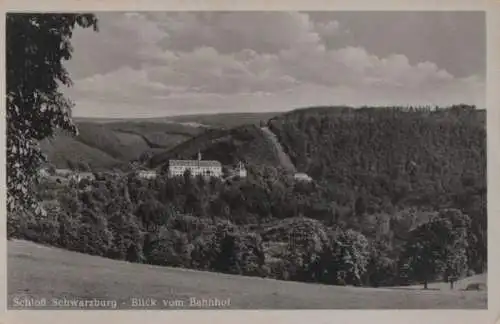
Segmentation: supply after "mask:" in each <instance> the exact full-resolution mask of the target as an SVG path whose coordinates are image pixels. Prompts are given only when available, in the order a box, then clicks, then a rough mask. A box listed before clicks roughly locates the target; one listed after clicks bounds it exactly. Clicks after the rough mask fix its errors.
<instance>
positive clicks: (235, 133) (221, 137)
mask: <svg viewBox="0 0 500 324" xmlns="http://www.w3.org/2000/svg"><path fill="white" fill-rule="evenodd" d="M198 152H200V153H202V156H203V159H205V160H212V159H213V160H218V161H220V162H221V163H222V164H223V165H233V164H235V163H237V162H238V161H244V162H245V163H246V164H249V165H268V166H274V167H280V161H279V158H278V156H277V155H276V152H275V151H274V148H273V145H272V143H270V141H269V139H268V138H267V137H266V136H264V134H263V133H262V131H261V130H260V128H259V127H257V126H255V125H243V126H238V127H235V128H232V129H214V130H208V131H205V132H204V133H202V134H200V135H198V136H196V137H193V138H192V139H190V140H187V141H185V142H183V143H182V144H180V145H178V146H176V147H174V148H173V149H171V150H168V151H165V152H162V153H158V154H156V155H154V156H152V157H151V160H150V166H151V167H158V166H162V165H164V164H165V163H166V162H167V161H168V160H169V159H193V158H196V156H197V154H198Z"/></svg>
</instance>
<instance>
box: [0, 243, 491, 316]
mask: <svg viewBox="0 0 500 324" xmlns="http://www.w3.org/2000/svg"><path fill="white" fill-rule="evenodd" d="M8 294H9V308H10V309H15V307H14V306H13V299H14V297H16V296H28V297H32V298H54V297H58V298H63V297H66V298H88V299H91V298H107V299H115V300H117V301H118V307H122V308H127V305H130V298H132V297H144V298H155V299H157V300H158V303H159V304H160V305H158V307H162V306H161V303H162V300H170V301H172V300H174V299H176V300H182V301H185V304H184V305H181V304H179V303H176V305H177V306H175V307H173V308H189V298H190V297H196V298H218V299H219V300H227V299H230V305H229V308H234V309H297V308H306V309H430V308H434V309H485V308H486V307H487V306H486V305H487V303H486V300H487V292H485V291H480V292H477V291H467V292H465V291H460V290H455V291H450V290H429V291H422V290H419V289H389V288H354V287H333V286H325V285H319V284H305V283H295V282H284V281H278V280H271V279H261V278H250V277H243V276H232V275H225V274H218V273H209V272H200V271H193V270H184V269H175V268H166V267H157V266H149V265H141V264H132V263H127V262H119V261H114V260H109V259H105V258H100V257H94V256H89V255H84V254H79V253H74V252H69V251H64V250H60V249H56V248H51V247H45V246H41V245H38V244H34V243H31V242H26V241H19V240H13V241H9V242H8Z"/></svg>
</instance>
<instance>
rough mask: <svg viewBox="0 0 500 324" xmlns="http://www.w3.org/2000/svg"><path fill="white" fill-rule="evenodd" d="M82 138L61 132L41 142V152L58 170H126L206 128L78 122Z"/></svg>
mask: <svg viewBox="0 0 500 324" xmlns="http://www.w3.org/2000/svg"><path fill="white" fill-rule="evenodd" d="M77 125H78V130H79V135H78V136H76V137H70V136H68V135H66V134H64V133H58V134H57V135H56V136H55V137H54V138H53V139H46V140H44V141H42V143H41V147H42V151H43V152H44V153H45V154H46V155H47V157H48V160H49V162H50V163H52V164H54V165H55V166H56V167H59V168H67V167H70V168H78V166H79V165H87V166H88V167H90V168H91V169H92V170H109V169H112V168H123V167H124V166H126V165H128V162H130V161H132V160H139V159H147V157H149V156H150V155H152V154H154V153H156V152H163V151H165V150H169V149H171V148H173V147H175V146H176V145H178V144H180V143H182V142H183V141H185V140H187V139H190V138H192V137H193V136H195V135H198V134H200V133H202V132H203V131H205V128H200V127H197V126H189V125H183V124H177V123H165V122H153V121H136V122H134V121H111V122H106V123H104V122H87V121H86V122H79V123H77Z"/></svg>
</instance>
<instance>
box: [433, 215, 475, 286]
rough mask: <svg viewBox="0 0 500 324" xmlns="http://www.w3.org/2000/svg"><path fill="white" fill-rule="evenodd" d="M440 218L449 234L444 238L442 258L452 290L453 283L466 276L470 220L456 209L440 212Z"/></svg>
mask: <svg viewBox="0 0 500 324" xmlns="http://www.w3.org/2000/svg"><path fill="white" fill-rule="evenodd" d="M440 217H441V218H442V219H443V222H445V224H446V226H447V228H448V230H449V232H450V234H449V235H447V236H446V245H445V249H444V258H445V263H446V270H445V276H446V279H447V281H448V282H449V283H450V288H451V289H453V284H454V282H455V281H456V280H457V279H459V278H460V277H462V276H463V275H464V274H466V272H467V270H468V260H467V249H468V246H469V240H468V233H469V231H470V219H469V217H468V216H467V215H465V214H463V213H462V212H461V211H460V210H457V209H446V210H443V211H441V213H440Z"/></svg>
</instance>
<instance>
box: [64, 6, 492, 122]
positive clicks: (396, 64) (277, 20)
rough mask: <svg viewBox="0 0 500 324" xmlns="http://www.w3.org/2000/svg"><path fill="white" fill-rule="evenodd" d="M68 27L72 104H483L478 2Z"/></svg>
mask: <svg viewBox="0 0 500 324" xmlns="http://www.w3.org/2000/svg"><path fill="white" fill-rule="evenodd" d="M98 18H99V27H100V31H99V32H98V33H94V32H92V31H90V30H77V31H76V32H75V34H74V37H73V45H74V49H75V52H74V56H73V58H72V60H71V61H69V62H67V63H66V66H67V68H68V70H69V72H70V74H71V76H72V78H73V81H74V86H73V87H72V88H71V89H69V90H65V92H66V93H67V94H68V95H69V96H70V98H71V99H72V100H73V101H74V102H75V104H76V107H75V109H74V115H75V116H92V117H151V116H168V115H179V114H192V113H213V112H248V111H279V110H290V109H294V108H299V107H305V106H313V105H342V104H346V105H352V106H361V105H392V104H396V105H397V104H404V105H406V104H432V105H434V104H437V105H448V104H453V103H468V104H476V105H477V106H478V107H480V108H485V107H484V104H485V74H486V35H485V16H484V13H481V12H461V13H460V12H439V13H438V12H314V13H311V12H301V13H298V12H203V13H198V12H191V13H189V12H183V13H181V12H178V13H173V12H170V13H159V12H151V13H105V14H104V13H103V14H98Z"/></svg>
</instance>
